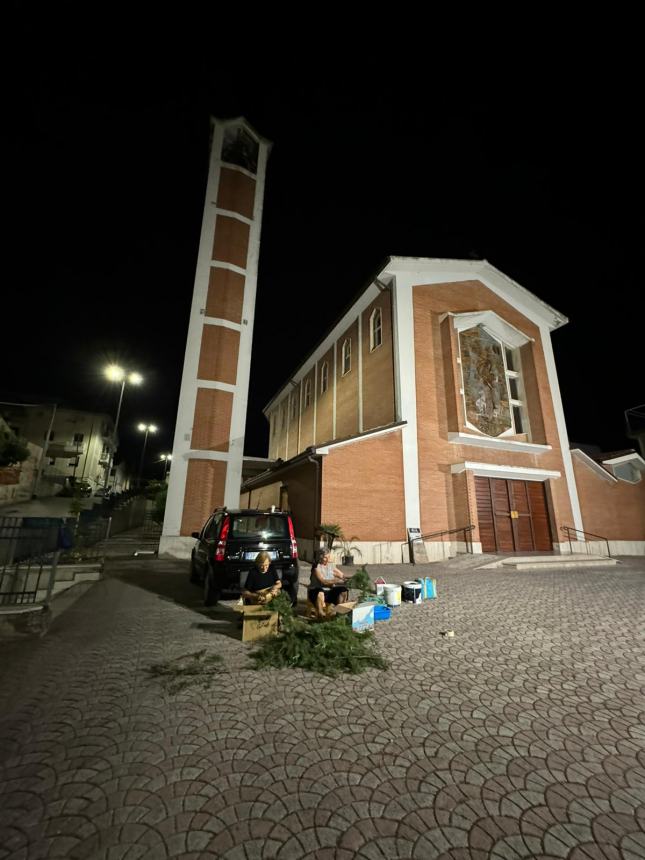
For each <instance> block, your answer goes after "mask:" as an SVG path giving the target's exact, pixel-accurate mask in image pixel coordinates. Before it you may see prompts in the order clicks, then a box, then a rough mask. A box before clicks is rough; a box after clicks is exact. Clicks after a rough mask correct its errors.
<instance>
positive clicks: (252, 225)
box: [159, 118, 270, 557]
mask: <svg viewBox="0 0 645 860" xmlns="http://www.w3.org/2000/svg"><path fill="white" fill-rule="evenodd" d="M211 122H212V137H211V150H210V159H209V169H208V181H207V184H206V199H205V202H204V214H203V218H202V229H201V235H200V241H199V251H198V254H197V265H196V271H195V283H194V287H193V300H192V304H191V309H190V318H189V323H188V335H187V339H186V353H185V356H184V367H183V372H182V380H181V389H180V395H179V405H178V409H177V423H176V425H175V437H174V442H173V450H172V456H173V460H172V469H171V471H170V477H169V482H168V496H167V502H166V513H165V517H164V524H163V531H162V537H161V541H160V545H159V553H160V554H166V555H174V556H178V557H188V555H189V553H190V550H191V548H192V545H193V539H192V538H190V537H185V536H184V537H182V536H181V535H180V531H181V523H182V516H183V510H184V499H185V493H186V480H187V475H188V463H189V461H190V460H191V459H199V460H223V461H225V462H226V463H227V469H226V483H225V487H224V504H225V505H227V506H229V507H237V505H238V504H239V491H240V484H241V479H242V458H243V453H244V427H245V423H246V410H247V404H248V386H249V374H250V366H251V349H252V340H253V323H254V318H255V296H256V291H257V274H258V262H259V256H260V234H261V229H262V210H263V202H264V184H265V176H266V164H267V158H268V154H269V149H270V143H269V141H267V140H266V139H264V138H262V137H261V136H260V135H258V134H257V132H256V131H255V130H254V129H253V128H251V127H250V126H249V124H248V123H247V122H246V121H245V120H244V119H243V118H237V119H233V120H219V119H215V118H213V119H212V120H211ZM239 126H243V127H244V128H246V130H247V131H248V132H249V134H251V136H252V137H253V138H254V139H255V140H257V142H258V144H259V147H258V163H257V172H256V173H255V174H251V173H249V172H248V171H246V170H245V169H244V168H242V167H238V166H236V165H234V164H228V163H225V166H226V168H227V170H234V171H235V170H236V171H239V172H241V173H243V174H245V175H247V176H250V177H251V178H252V179H254V181H255V183H256V185H255V201H254V210H253V220H252V221H249V219H247V218H244V217H242V216H240V215H237V214H236V213H233V212H228V211H224V210H218V209H217V195H218V190H219V182H220V173H221V166H222V159H221V152H222V145H223V142H224V132H225V131H226V129H228V128H235V127H239ZM218 214H219V215H226V216H227V217H233V218H237V219H238V220H240V221H242V222H244V223H246V224H248V225H249V245H248V251H247V260H246V269H241V268H240V267H239V266H235V265H233V264H229V263H222V262H218V261H213V260H212V259H211V256H212V249H213V242H214V238H215V227H216V220H217V216H218ZM213 267H221V268H226V269H229V270H231V271H234V272H237V273H238V274H241V275H243V276H244V298H243V304H242V324H241V325H237V324H235V323H231V322H227V321H224V320H219V319H217V320H216V319H208V318H206V317H205V313H206V301H207V296H208V285H209V279H210V271H211V268H213ZM208 324H211V325H212V324H218V325H223V326H225V327H227V328H231V329H235V330H236V331H239V333H240V341H239V351H238V361H237V375H236V380H235V384H234V385H229V384H227V383H223V382H214V381H211V380H200V379H199V378H198V367H199V356H200V350H201V343H202V333H203V330H204V325H208ZM200 388H211V389H212V388H216V389H220V390H223V391H229V392H231V393H232V394H233V403H232V410H231V424H230V437H229V450H228V451H227V452H220V451H201V450H195V449H193V448H192V447H191V440H192V436H193V421H194V415H195V406H196V402H197V392H198V390H199V389H200Z"/></svg>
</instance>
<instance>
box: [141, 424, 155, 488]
mask: <svg viewBox="0 0 645 860" xmlns="http://www.w3.org/2000/svg"><path fill="white" fill-rule="evenodd" d="M137 430H139V432H140V433H145V434H146V435H145V436H144V437H143V450H142V451H141V460H140V461H139V476H138V478H137V488H140V487H141V475H142V473H143V458H144V457H145V454H146V445H147V443H148V433H156V432H157V426H156V425H155V424H138V425H137Z"/></svg>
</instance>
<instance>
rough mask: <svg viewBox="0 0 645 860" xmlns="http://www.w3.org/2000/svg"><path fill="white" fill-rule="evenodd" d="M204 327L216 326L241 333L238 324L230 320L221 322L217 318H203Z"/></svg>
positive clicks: (221, 320)
mask: <svg viewBox="0 0 645 860" xmlns="http://www.w3.org/2000/svg"><path fill="white" fill-rule="evenodd" d="M204 325H218V326H221V327H222V328H230V329H232V330H233V331H242V326H241V325H240V323H236V322H231V320H223V319H220V318H219V317H206V316H205V317H204Z"/></svg>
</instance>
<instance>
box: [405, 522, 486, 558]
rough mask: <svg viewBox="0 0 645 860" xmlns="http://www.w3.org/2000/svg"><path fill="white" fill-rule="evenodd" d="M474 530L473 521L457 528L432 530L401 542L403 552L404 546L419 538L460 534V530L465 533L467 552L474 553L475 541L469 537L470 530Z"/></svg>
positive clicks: (422, 539) (423, 539)
mask: <svg viewBox="0 0 645 860" xmlns="http://www.w3.org/2000/svg"><path fill="white" fill-rule="evenodd" d="M473 531H475V526H474V525H473V524H472V523H468V525H467V526H459V528H456V529H443V530H442V531H438V532H430V533H429V534H425V535H419V536H418V537H415V538H412V540H406V541H405V542H404V543H402V544H401V553H403V547H404V546H409V545H410V544H411V543H415V542H416V541H419V540H421V541H425V540H429V539H430V538H433V537H439V535H452V534H458V533H460V532H463V533H464V543H465V544H466V552H467V553H470V554H472V551H473V549H472V547H473V542H472V540H469V539H468V532H473Z"/></svg>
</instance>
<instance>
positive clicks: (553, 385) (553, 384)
mask: <svg viewBox="0 0 645 860" xmlns="http://www.w3.org/2000/svg"><path fill="white" fill-rule="evenodd" d="M540 334H541V336H542V350H543V352H544V360H545V364H546V374H547V377H548V380H549V391H550V395H551V402H552V403H553V412H554V414H555V423H556V426H557V428H558V437H559V439H560V453H561V455H562V463H563V465H564V474H565V478H566V481H567V488H568V490H569V501H570V503H571V512H572V514H573V525H574V527H575V528H577V529H579V530H580V531H583V530H584V525H583V521H582V513H581V511H580V500H579V498H578V487H577V485H576V476H575V473H574V471H573V461H572V459H571V451H570V450H569V436H568V434H567V424H566V421H565V418H564V409H563V408H562V396H561V394H560V383H559V382H558V371H557V369H556V366H555V357H554V355H553V344H552V343H551V332H550V331H549V330H548V328H547V327H546V326H544V325H542V326H540Z"/></svg>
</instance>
